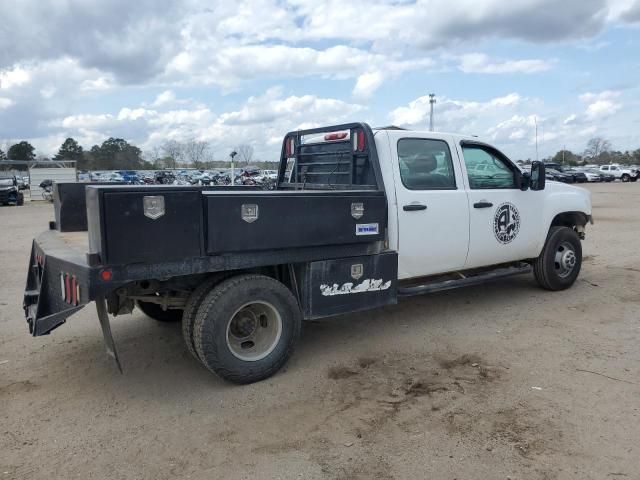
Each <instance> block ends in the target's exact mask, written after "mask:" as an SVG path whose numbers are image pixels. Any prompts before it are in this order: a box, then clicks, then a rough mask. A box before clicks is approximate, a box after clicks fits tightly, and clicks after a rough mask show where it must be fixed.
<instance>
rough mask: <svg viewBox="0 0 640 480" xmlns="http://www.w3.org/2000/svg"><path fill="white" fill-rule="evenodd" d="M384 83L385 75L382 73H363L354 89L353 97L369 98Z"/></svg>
mask: <svg viewBox="0 0 640 480" xmlns="http://www.w3.org/2000/svg"><path fill="white" fill-rule="evenodd" d="M382 82H384V75H383V74H382V72H380V71H377V72H366V73H363V74H362V75H360V76H359V77H358V81H357V82H356V86H355V87H353V96H354V97H357V98H368V97H370V96H371V95H373V93H374V92H375V91H376V90H377V89H378V88H379V87H380V85H382Z"/></svg>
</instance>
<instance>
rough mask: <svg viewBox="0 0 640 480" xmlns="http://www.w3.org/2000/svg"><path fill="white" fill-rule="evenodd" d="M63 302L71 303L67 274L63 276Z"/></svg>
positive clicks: (69, 281) (69, 282)
mask: <svg viewBox="0 0 640 480" xmlns="http://www.w3.org/2000/svg"><path fill="white" fill-rule="evenodd" d="M64 301H65V302H67V303H71V280H70V279H69V274H68V273H65V274H64Z"/></svg>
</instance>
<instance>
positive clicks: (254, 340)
mask: <svg viewBox="0 0 640 480" xmlns="http://www.w3.org/2000/svg"><path fill="white" fill-rule="evenodd" d="M281 336H282V317H281V316H280V313H279V312H278V310H277V309H276V308H275V307H274V306H273V305H271V304H270V303H268V302H263V301H257V302H248V303H245V304H244V305H242V306H241V307H240V308H238V309H237V310H236V311H235V312H234V313H233V315H231V318H230V319H229V322H228V323H227V333H226V336H225V338H226V341H227V348H229V351H230V352H231V353H232V354H233V356H234V357H236V358H238V359H240V360H243V361H245V362H257V361H258V360H262V359H263V358H265V357H267V356H268V355H269V354H270V353H271V352H273V350H274V349H275V348H276V346H277V345H278V342H279V341H280V337H281Z"/></svg>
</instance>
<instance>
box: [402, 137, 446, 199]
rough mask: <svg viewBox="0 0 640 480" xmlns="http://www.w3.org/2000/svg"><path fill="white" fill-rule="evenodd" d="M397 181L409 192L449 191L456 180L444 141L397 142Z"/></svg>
mask: <svg viewBox="0 0 640 480" xmlns="http://www.w3.org/2000/svg"><path fill="white" fill-rule="evenodd" d="M398 162H399V166H400V178H401V179H402V183H403V185H404V186H405V187H406V188H407V189H409V190H453V189H455V188H456V179H455V174H454V170H453V162H452V161H451V152H450V151H449V145H448V144H447V142H445V141H444V140H432V139H425V138H402V139H400V140H398Z"/></svg>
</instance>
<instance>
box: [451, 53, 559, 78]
mask: <svg viewBox="0 0 640 480" xmlns="http://www.w3.org/2000/svg"><path fill="white" fill-rule="evenodd" d="M459 62H460V63H459V65H458V68H459V69H460V70H461V71H463V72H464V73H488V74H504V73H525V74H527V73H539V72H544V71H547V70H549V69H550V68H551V67H552V62H549V61H546V60H539V59H529V60H492V59H491V58H489V56H488V55H485V54H483V53H468V54H465V55H461V56H460V57H459Z"/></svg>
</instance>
